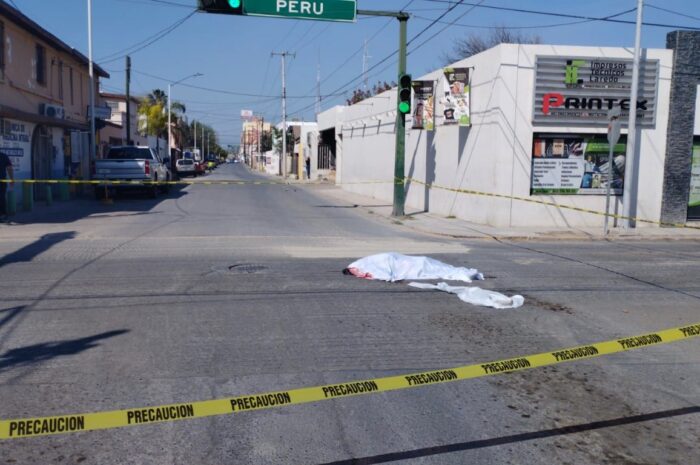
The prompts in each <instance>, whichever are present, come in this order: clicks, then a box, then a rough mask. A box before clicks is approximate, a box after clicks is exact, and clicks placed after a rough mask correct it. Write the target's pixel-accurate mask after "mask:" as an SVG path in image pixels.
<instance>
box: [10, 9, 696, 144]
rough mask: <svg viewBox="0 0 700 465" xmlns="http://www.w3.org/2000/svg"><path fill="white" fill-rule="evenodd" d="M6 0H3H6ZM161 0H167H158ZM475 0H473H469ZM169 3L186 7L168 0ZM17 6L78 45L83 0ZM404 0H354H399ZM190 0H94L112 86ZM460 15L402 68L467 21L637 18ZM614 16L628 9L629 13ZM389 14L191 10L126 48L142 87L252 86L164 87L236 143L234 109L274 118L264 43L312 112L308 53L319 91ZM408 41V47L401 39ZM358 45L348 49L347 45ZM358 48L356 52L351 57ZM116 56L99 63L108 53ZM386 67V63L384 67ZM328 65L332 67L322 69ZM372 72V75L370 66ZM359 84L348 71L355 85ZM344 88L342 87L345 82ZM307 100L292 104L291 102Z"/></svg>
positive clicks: (563, 38) (581, 33)
mask: <svg viewBox="0 0 700 465" xmlns="http://www.w3.org/2000/svg"><path fill="white" fill-rule="evenodd" d="M0 1H2V0H0ZM6 1H7V0H6ZM160 1H164V2H165V3H160ZM471 1H476V0H471ZM168 2H170V3H175V4H180V5H183V6H178V5H173V4H168ZM10 3H14V4H15V5H16V6H17V7H19V8H20V9H21V10H22V11H23V12H24V13H25V14H26V15H28V16H29V17H30V18H32V19H33V20H35V21H36V22H38V23H39V24H40V25H42V26H43V27H44V28H46V29H48V30H49V31H51V32H52V33H54V34H55V35H57V36H58V37H60V38H61V39H62V40H64V41H65V42H67V43H68V44H70V45H71V46H73V47H75V48H77V49H78V50H80V51H83V52H84V53H85V54H87V0H11V1H10ZM408 3H409V0H385V1H376V0H375V1H369V0H358V6H359V8H363V9H375V10H376V9H385V10H392V9H400V8H402V7H404V6H405V5H407V4H408ZM195 5H196V0H93V19H94V26H93V29H94V56H95V59H96V61H97V62H98V63H100V64H102V66H103V67H104V68H105V69H107V70H108V71H109V72H110V74H111V76H112V77H111V79H109V80H105V81H104V82H103V89H104V90H106V91H109V92H123V91H124V71H123V69H124V58H121V56H122V55H124V50H125V49H128V48H129V47H131V46H133V45H135V44H137V43H140V42H143V41H144V40H145V39H147V38H149V37H150V36H153V35H154V34H156V33H157V32H159V31H161V30H163V29H165V28H167V27H168V26H170V25H172V24H173V23H176V22H177V21H178V20H179V19H181V18H184V17H185V16H187V15H188V14H189V13H190V12H191V11H192V10H193V9H194V7H195ZM483 5H491V6H506V7H512V8H523V9H531V10H539V11H547V12H552V13H566V14H574V15H586V16H607V15H612V14H616V13H620V12H622V11H625V10H629V9H632V8H634V7H635V5H636V0H585V1H580V0H559V1H552V0H528V1H523V0H485V1H484V3H483ZM648 5H649V6H648V7H647V8H646V9H645V14H644V20H645V21H647V22H657V23H667V24H674V25H675V24H677V25H686V26H691V27H700V20H698V19H694V18H691V17H684V16H680V15H676V14H672V13H669V12H666V11H662V10H659V9H656V8H652V6H656V7H659V8H665V9H669V10H674V11H676V12H680V13H682V14H685V15H690V16H693V17H696V18H698V17H700V1H699V0H664V1H661V0H653V1H651V2H649V3H648ZM448 7H449V4H448V3H439V2H433V1H427V0H414V1H412V2H410V5H409V7H408V8H407V10H408V11H411V12H413V13H414V14H415V17H414V18H412V19H411V21H410V22H409V38H410V37H412V36H413V35H415V34H416V33H418V32H419V31H420V30H422V29H423V28H424V27H426V26H427V25H428V24H430V21H428V20H427V19H424V18H437V17H438V16H439V15H440V14H441V13H443V12H444V11H445V10H446V9H447V8H448ZM461 15H464V16H463V17H462V18H460V19H459V20H458V21H457V22H458V23H460V24H464V25H467V26H468V27H464V26H456V25H455V26H449V27H448V28H447V29H446V30H445V31H444V32H442V33H441V34H439V35H438V36H436V37H435V38H434V39H432V40H431V41H430V42H428V43H427V44H426V45H424V46H423V47H421V48H420V49H418V50H417V51H416V52H414V53H412V54H411V55H410V56H409V72H411V73H413V74H414V75H420V74H423V73H425V72H428V71H430V70H432V69H435V68H437V67H439V66H441V65H442V62H441V59H440V57H441V55H442V54H443V53H444V52H445V51H449V49H450V47H451V43H452V42H453V41H454V40H455V39H456V38H458V37H460V36H464V35H468V34H470V33H478V32H486V29H483V28H479V27H474V26H481V27H491V26H494V25H504V26H520V27H522V26H528V27H530V26H535V27H534V28H531V29H522V31H523V32H525V33H536V34H538V35H539V36H540V38H541V40H542V42H543V43H551V44H571V45H599V46H632V45H633V44H634V26H633V25H626V24H615V23H609V22H587V23H583V24H568V25H561V26H556V27H548V26H550V25H559V24H562V23H569V22H572V21H576V20H574V19H566V18H558V17H552V16H541V15H534V14H523V13H517V12H507V11H499V10H492V9H486V8H473V9H471V7H468V6H459V7H457V8H455V9H454V11H452V12H451V13H450V14H449V15H447V16H445V18H444V20H445V21H447V22H450V21H452V20H455V19H457V18H458V17H460V16H461ZM617 18H618V19H626V20H632V21H633V20H634V18H635V13H634V12H631V13H628V14H625V15H622V16H618V17H617ZM443 27H445V25H443V24H436V25H435V26H434V27H433V28H431V29H430V30H429V31H427V32H426V33H425V34H424V35H423V36H421V37H420V38H419V39H418V40H417V41H416V42H415V43H414V45H417V44H419V43H420V42H422V41H423V40H424V39H426V38H428V37H430V36H431V35H432V34H433V33H435V32H437V31H439V30H441V29H442V28H443ZM670 30H671V29H668V28H660V27H645V28H644V30H643V44H642V45H643V46H644V47H658V48H663V47H665V43H666V40H665V37H666V33H667V32H668V31H670ZM397 38H398V25H397V24H396V21H392V20H388V19H386V18H364V19H359V20H358V22H357V23H356V24H341V23H326V22H313V21H298V20H288V19H287V20H285V19H270V18H253V17H238V16H224V15H211V14H195V15H193V16H192V17H191V18H189V19H188V20H187V21H185V22H184V23H183V24H181V25H180V26H179V27H178V28H177V29H175V30H173V31H172V32H171V33H170V34H169V35H167V36H166V37H164V38H162V39H160V40H159V41H157V42H155V43H153V44H152V45H150V46H148V47H146V48H144V49H142V50H140V51H136V52H133V53H131V56H132V63H133V69H134V73H133V74H132V76H133V79H132V89H133V90H132V92H134V93H136V94H145V93H147V92H149V91H151V90H152V89H154V88H162V89H165V88H167V83H168V81H167V80H162V79H156V78H152V77H149V76H146V75H144V74H140V73H147V74H151V75H156V76H162V77H165V78H167V79H170V80H171V81H177V80H179V79H181V78H183V77H185V76H187V75H190V74H194V73H197V72H199V73H203V74H204V76H203V77H199V78H196V79H192V80H188V81H187V82H186V84H192V85H196V86H203V87H209V88H213V89H223V90H227V91H230V92H236V93H243V94H253V95H254V96H240V95H226V94H221V93H216V92H210V91H205V90H200V89H195V88H191V87H186V86H183V85H178V86H176V87H174V88H173V89H174V90H173V98H174V99H176V100H179V101H182V102H184V103H185V105H186V107H187V113H188V115H189V116H190V117H193V118H197V119H201V120H203V121H205V122H207V123H209V124H211V125H212V126H213V127H214V128H215V129H217V131H218V132H219V137H220V139H221V142H222V145H224V146H225V145H226V144H229V143H232V144H237V143H238V141H239V134H240V120H239V114H240V110H241V109H242V108H246V109H252V110H254V111H255V112H256V113H261V114H263V115H264V116H265V118H266V119H267V120H274V121H278V120H279V118H280V114H281V104H280V100H279V99H278V98H277V99H271V97H259V96H260V95H264V96H277V95H279V94H280V92H281V84H280V83H281V78H280V59H279V57H276V58H271V57H270V52H272V51H282V50H288V51H291V52H296V53H297V56H296V59H294V60H291V61H290V62H289V66H288V94H289V95H290V96H292V97H298V96H310V97H309V98H304V99H299V98H292V99H290V100H289V106H288V113H289V115H290V117H296V118H304V119H306V120H310V119H313V118H314V106H313V103H314V100H315V97H314V95H315V83H316V72H317V63H318V62H319V58H320V63H321V77H322V79H323V82H322V90H321V93H322V94H329V93H331V92H333V91H335V90H336V89H337V88H338V87H340V86H342V85H343V84H345V83H347V82H348V81H350V80H351V79H352V78H355V77H358V76H359V75H361V73H362V55H363V53H362V50H361V49H362V47H363V43H364V40H365V39H371V40H370V42H369V55H370V56H371V59H370V60H369V65H370V66H372V65H374V64H376V63H377V62H379V61H380V60H381V59H382V58H384V57H386V56H387V55H388V54H390V53H391V52H393V51H394V50H396V47H397ZM409 50H410V48H409ZM356 52H357V53H356ZM354 53H356V55H355V56H352V55H353V54H354ZM114 56H116V57H119V58H118V60H116V61H112V62H107V60H105V58H111V57H114ZM390 63H393V60H389V61H387V62H386V63H384V64H383V65H381V66H379V67H377V68H376V69H375V70H374V71H373V72H372V73H371V74H370V76H371V77H370V82H371V83H373V82H376V81H378V80H387V81H391V80H396V78H395V76H396V67H395V65H391V66H388V65H389V64H390ZM387 66H388V67H387ZM331 73H334V74H333V75H331ZM377 73H378V74H377ZM360 84H361V82H360V80H359V79H358V81H357V86H359V85H360ZM351 90H352V88H350V91H351ZM343 101H344V98H343V97H342V96H336V97H329V98H327V99H324V104H323V108H324V109H325V108H328V107H329V106H332V105H334V104H337V103H342V102H343ZM302 109H303V110H304V111H301V112H300V110H302Z"/></svg>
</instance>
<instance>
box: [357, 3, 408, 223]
mask: <svg viewBox="0 0 700 465" xmlns="http://www.w3.org/2000/svg"><path fill="white" fill-rule="evenodd" d="M357 14H358V15H365V16H389V17H393V18H396V19H398V20H399V74H398V76H399V79H397V82H398V81H399V80H400V79H401V76H403V75H404V74H406V55H407V52H406V48H407V46H406V40H407V37H406V36H407V29H408V18H409V16H408V13H404V12H403V11H373V10H357ZM396 91H397V102H396V104H397V107H398V102H399V98H398V92H400V91H401V86H400V85H399V86H397V89H396ZM405 159H406V115H405V114H404V113H402V112H400V111H399V110H398V108H397V110H396V153H395V155H394V208H393V210H392V213H391V215H392V216H394V217H401V216H404V215H405V204H406V180H405V176H406V173H405Z"/></svg>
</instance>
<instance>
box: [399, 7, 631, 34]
mask: <svg viewBox="0 0 700 465" xmlns="http://www.w3.org/2000/svg"><path fill="white" fill-rule="evenodd" d="M635 10H636V8H630V9H629V10H625V11H622V12H620V13H616V14H614V15H610V16H605V18H616V17H618V16H622V15H626V14H628V13H632V12H633V11H635ZM413 17H414V18H417V19H422V20H425V21H430V20H432V18H426V17H423V16H417V15H415V16H413ZM602 20H603V19H582V20H579V21H567V22H565V23H555V24H539V25H537V26H483V25H476V24H464V23H448V22H446V21H441V23H443V24H450V25H453V26H460V27H466V28H473V29H546V28H551V27H561V26H571V25H574V24H584V23H590V22H593V21H602Z"/></svg>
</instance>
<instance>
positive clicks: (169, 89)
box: [166, 84, 173, 157]
mask: <svg viewBox="0 0 700 465" xmlns="http://www.w3.org/2000/svg"><path fill="white" fill-rule="evenodd" d="M171 87H172V86H171V85H170V84H168V154H167V155H166V156H167V157H170V149H171V147H172V144H173V142H172V140H173V126H172V122H171V120H170V118H171V117H170V111H171V108H172V105H171V100H170V92H172V89H171Z"/></svg>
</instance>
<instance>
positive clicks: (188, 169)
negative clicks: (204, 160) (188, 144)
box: [176, 158, 197, 177]
mask: <svg viewBox="0 0 700 465" xmlns="http://www.w3.org/2000/svg"><path fill="white" fill-rule="evenodd" d="M176 168H177V174H178V176H182V177H185V176H196V175H197V173H196V172H195V168H194V160H192V159H191V158H183V159H182V160H178V161H177V162H176Z"/></svg>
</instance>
